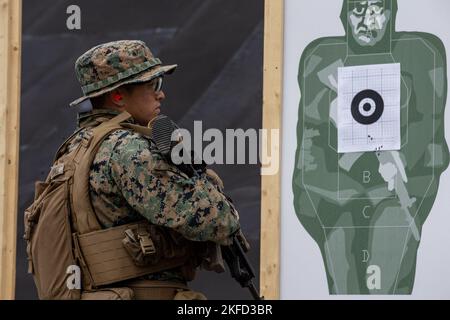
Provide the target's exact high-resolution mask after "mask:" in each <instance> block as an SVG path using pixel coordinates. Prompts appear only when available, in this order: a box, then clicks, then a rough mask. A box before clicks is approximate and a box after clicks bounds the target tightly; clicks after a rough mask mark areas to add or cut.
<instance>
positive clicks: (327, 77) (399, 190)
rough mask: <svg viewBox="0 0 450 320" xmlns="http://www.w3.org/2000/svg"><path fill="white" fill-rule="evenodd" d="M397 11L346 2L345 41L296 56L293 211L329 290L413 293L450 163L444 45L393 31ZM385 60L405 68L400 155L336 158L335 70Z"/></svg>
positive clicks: (326, 42) (378, 0) (389, 3)
mask: <svg viewBox="0 0 450 320" xmlns="http://www.w3.org/2000/svg"><path fill="white" fill-rule="evenodd" d="M396 14H397V1H395V0H370V1H362V0H345V1H343V7H342V12H341V20H342V23H343V26H344V29H345V30H347V34H346V36H345V37H328V38H320V39H317V40H314V41H313V42H312V43H311V44H309V45H308V46H307V48H306V49H305V51H304V52H303V54H302V57H301V60H300V67H299V73H298V81H299V87H300V91H301V101H300V104H299V118H298V126H297V152H296V158H295V168H294V174H293V180H292V183H293V184H292V186H293V193H294V206H295V211H296V214H297V217H298V219H299V221H300V222H301V224H302V225H303V226H304V228H305V229H306V230H307V232H308V233H309V234H310V235H311V237H313V238H314V240H315V241H316V242H317V244H318V246H319V248H320V251H321V253H322V257H323V260H324V264H325V270H326V273H327V280H328V288H329V292H330V293H332V294H410V293H411V292H412V290H413V287H414V279H415V267H416V259H417V250H418V247H419V243H420V240H421V232H422V226H423V225H424V223H425V220H426V219H427V217H428V215H429V213H430V211H431V209H432V207H433V203H434V201H435V199H436V195H437V191H438V187H439V178H440V176H441V174H442V172H443V171H444V170H446V169H447V167H448V165H449V150H448V146H447V143H446V141H445V132H444V111H445V103H446V99H447V74H446V70H447V64H446V53H445V48H444V45H443V44H442V41H441V40H440V39H439V38H437V37H436V36H434V35H432V34H428V33H420V32H396V31H395V18H396ZM417 19H420V13H418V16H417ZM386 63H400V65H401V103H400V113H401V128H400V129H401V142H402V146H401V149H400V150H399V151H374V152H364V153H362V152H360V153H338V152H337V118H336V117H337V79H338V77H337V75H338V68H339V67H344V66H358V65H372V64H386Z"/></svg>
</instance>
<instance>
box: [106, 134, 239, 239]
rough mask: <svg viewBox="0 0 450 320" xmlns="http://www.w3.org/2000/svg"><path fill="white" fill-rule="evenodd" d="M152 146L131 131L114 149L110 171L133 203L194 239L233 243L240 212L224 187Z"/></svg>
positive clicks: (153, 218)
mask: <svg viewBox="0 0 450 320" xmlns="http://www.w3.org/2000/svg"><path fill="white" fill-rule="evenodd" d="M151 148H152V144H151V143H150V141H149V140H147V139H145V138H143V137H142V136H140V135H138V134H135V133H131V132H126V133H124V134H123V135H122V137H121V139H120V140H119V142H118V143H117V144H116V146H115V147H114V149H113V151H112V154H111V158H110V161H109V166H110V170H111V171H110V172H111V176H112V178H113V180H114V181H115V183H116V184H117V186H118V187H119V189H120V190H121V192H122V195H123V196H124V197H125V199H126V200H127V202H128V203H129V205H130V206H131V207H132V208H133V209H134V210H136V211H137V212H139V213H140V214H141V215H142V216H144V217H145V218H146V219H148V220H149V221H150V222H151V223H153V224H156V225H160V226H164V227H169V228H173V229H174V230H176V231H178V232H179V233H181V234H182V235H183V236H184V237H186V238H187V239H189V240H194V241H213V242H216V243H219V244H223V245H227V244H230V242H231V237H230V236H231V235H232V234H234V233H235V232H236V231H237V230H239V228H240V226H239V217H238V213H237V211H236V210H235V208H234V206H233V204H232V203H231V202H230V201H229V200H228V199H227V197H226V196H225V195H224V194H223V193H222V192H221V188H219V187H218V186H216V184H214V183H213V181H212V179H211V178H210V177H209V176H207V175H206V174H202V175H201V176H200V177H192V178H190V177H188V176H187V175H185V174H184V173H183V172H181V171H180V170H179V169H178V168H176V167H175V166H173V165H170V164H168V163H167V162H166V161H165V160H164V159H163V158H162V156H161V155H160V154H159V153H157V152H155V150H153V151H151V150H152V149H151Z"/></svg>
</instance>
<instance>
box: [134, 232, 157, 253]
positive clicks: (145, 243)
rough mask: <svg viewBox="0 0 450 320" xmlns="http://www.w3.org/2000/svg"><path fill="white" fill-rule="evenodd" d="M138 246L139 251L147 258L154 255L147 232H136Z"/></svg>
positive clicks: (154, 249) (153, 246)
mask: <svg viewBox="0 0 450 320" xmlns="http://www.w3.org/2000/svg"><path fill="white" fill-rule="evenodd" d="M138 239H139V244H140V245H141V250H142V253H143V254H144V256H149V255H152V254H155V253H156V248H155V244H154V243H153V240H152V238H150V235H149V234H148V233H147V232H144V233H140V232H139V231H138Z"/></svg>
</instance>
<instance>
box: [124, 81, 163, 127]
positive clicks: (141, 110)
mask: <svg viewBox="0 0 450 320" xmlns="http://www.w3.org/2000/svg"><path fill="white" fill-rule="evenodd" d="M165 97H166V96H165V94H164V92H163V91H162V90H160V91H155V84H154V83H153V81H152V82H147V83H143V84H140V85H136V86H135V87H134V88H133V90H130V91H127V92H124V94H123V102H124V107H125V110H126V111H127V112H128V113H129V114H131V116H132V117H133V119H134V120H135V121H136V122H137V123H138V124H140V125H143V126H146V125H147V124H148V123H149V122H150V121H151V120H152V119H153V118H155V117H156V116H157V115H158V114H159V113H160V112H161V109H160V108H161V102H162V100H164V98H165Z"/></svg>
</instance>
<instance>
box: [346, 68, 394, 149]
mask: <svg viewBox="0 0 450 320" xmlns="http://www.w3.org/2000/svg"><path fill="white" fill-rule="evenodd" d="M338 78H339V81H338V152H339V153H346V152H368V151H380V150H400V145H401V137H400V79H401V74H400V63H391V64H378V65H365V66H352V67H342V68H339V69H338Z"/></svg>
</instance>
